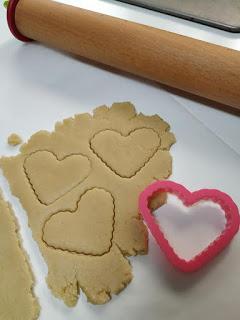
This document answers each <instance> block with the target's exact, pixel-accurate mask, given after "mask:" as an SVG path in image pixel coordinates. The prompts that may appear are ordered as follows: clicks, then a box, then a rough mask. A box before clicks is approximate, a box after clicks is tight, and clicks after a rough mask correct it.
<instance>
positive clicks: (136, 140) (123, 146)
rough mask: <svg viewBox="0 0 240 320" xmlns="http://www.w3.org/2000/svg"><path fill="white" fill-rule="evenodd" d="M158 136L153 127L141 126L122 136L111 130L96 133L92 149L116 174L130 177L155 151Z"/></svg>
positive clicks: (92, 141) (157, 146)
mask: <svg viewBox="0 0 240 320" xmlns="http://www.w3.org/2000/svg"><path fill="white" fill-rule="evenodd" d="M159 145H160V138H159V136H158V134H157V133H156V132H155V131H154V130H153V129H148V128H142V129H136V130H134V131H132V132H131V133H130V134H129V135H127V136H124V135H122V134H120V133H119V132H116V131H113V130H104V131H101V132H100V133H98V134H96V135H95V136H94V137H93V138H92V140H91V142H90V147H91V149H92V151H93V152H94V153H95V154H96V155H97V156H98V157H99V158H100V159H101V160H102V161H103V162H104V163H105V164H106V165H107V166H108V167H109V168H110V169H111V170H112V171H114V172H115V173H116V174H117V175H119V176H121V177H122V178H131V177H133V176H134V175H135V174H136V173H137V172H139V171H140V170H141V169H142V168H143V167H144V166H145V164H147V163H148V162H149V161H150V159H151V158H152V157H153V156H154V154H155V153H156V152H157V150H158V148H159Z"/></svg>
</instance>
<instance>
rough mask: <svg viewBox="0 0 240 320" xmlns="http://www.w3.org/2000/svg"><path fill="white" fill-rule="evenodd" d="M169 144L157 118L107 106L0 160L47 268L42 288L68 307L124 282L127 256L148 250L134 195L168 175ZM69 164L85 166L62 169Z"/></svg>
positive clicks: (100, 297) (101, 299)
mask: <svg viewBox="0 0 240 320" xmlns="http://www.w3.org/2000/svg"><path fill="white" fill-rule="evenodd" d="M174 142H175V138H174V135H173V134H172V133H171V132H170V127H169V125H168V124H167V123H166V122H165V121H163V120H162V119H161V118H160V117H159V116H158V115H154V116H145V115H143V114H141V113H140V114H137V113H136V110H135V108H134V106H133V105H132V104H131V103H114V104H113V105H112V106H111V107H110V108H108V107H107V106H101V107H99V108H97V109H95V110H94V112H93V115H90V114H88V113H86V114H79V115H76V116H75V117H73V118H69V119H65V120H64V121H63V122H61V123H57V124H56V126H55V131H54V132H52V133H50V132H47V131H40V132H37V133H36V134H34V135H33V136H32V137H31V138H30V140H29V141H28V142H27V143H26V144H24V145H23V146H22V147H21V149H20V153H19V154H18V155H17V156H15V157H3V158H1V159H0V166H1V167H2V169H3V173H4V175H5V177H6V178H7V179H8V181H9V184H10V187H11V190H12V193H13V194H14V195H15V196H17V197H18V198H19V199H20V201H21V203H22V206H23V207H24V209H25V210H26V212H27V214H28V220H29V225H30V227H31V229H32V232H33V237H34V238H35V240H36V241H37V243H38V245H39V248H40V250H41V252H42V255H43V257H44V259H45V261H46V263H47V265H48V278H47V282H48V286H49V288H51V290H52V292H53V294H54V295H55V296H57V297H59V298H61V299H63V300H64V302H65V303H66V304H67V305H68V306H74V305H75V304H76V303H77V300H78V297H79V294H80V290H82V291H83V292H84V293H85V294H86V296H87V298H88V300H89V301H90V302H92V303H95V304H102V303H106V302H107V301H109V300H110V299H111V296H112V294H117V293H119V292H120V291H121V290H122V289H124V288H125V286H126V285H127V284H128V283H129V282H130V281H131V279H132V270H131V265H130V263H129V261H128V259H127V256H132V255H136V254H145V253H147V249H148V234H147V230H146V227H145V225H144V223H143V221H142V220H141V218H140V216H139V213H138V196H139V193H140V192H141V191H142V190H143V189H144V188H145V187H146V186H147V185H148V184H149V183H151V182H153V181H154V180H155V179H165V178H167V177H168V176H169V175H170V174H171V170H172V159H171V156H170V153H169V149H170V147H171V145H172V144H173V143H174ZM72 157H81V161H82V159H83V158H84V159H85V160H86V159H87V161H85V162H84V164H83V163H80V162H79V163H77V162H75V165H72V168H69V167H68V166H66V164H65V166H64V161H65V160H64V159H69V160H70V159H71V158H72ZM72 159H73V158H72ZM78 159H79V160H80V158H78ZM86 163H88V164H89V166H88V165H86ZM50 167H51V170H50V169H49V168H50ZM60 167H61V169H59V168H60ZM66 167H68V168H67V169H66ZM70 167H71V166H70ZM77 167H78V168H77ZM86 167H87V168H88V169H89V171H88V169H87V170H86ZM52 173H54V175H53V174H52ZM81 177H82V178H81ZM83 177H84V178H83ZM88 202H89V206H88V205H87V203H88ZM160 202H161V201H160ZM156 205H160V203H159V201H158V202H156V203H155V204H154V206H156ZM80 222H81V226H79V228H77V225H78V223H80ZM103 222H104V224H105V228H103V225H102V223H103ZM78 230H79V233H78V232H77V231H78ZM95 244H96V245H95Z"/></svg>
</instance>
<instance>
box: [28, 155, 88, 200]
mask: <svg viewBox="0 0 240 320" xmlns="http://www.w3.org/2000/svg"><path fill="white" fill-rule="evenodd" d="M24 169H25V173H26V176H27V178H28V180H29V183H30V184H31V186H32V188H33V191H34V193H35V195H36V196H37V198H38V200H39V201H40V202H41V203H42V204H45V205H50V204H52V203H53V202H55V201H56V200H57V199H59V198H61V197H62V196H64V195H65V194H66V193H67V192H69V191H70V190H72V189H73V188H74V187H76V186H77V185H78V184H79V183H81V182H83V181H84V180H85V179H86V178H87V177H88V175H89V173H90V169H91V166H90V161H89V159H88V158H87V157H86V156H83V155H70V156H67V157H65V158H64V159H63V160H58V159H57V157H56V156H55V155H54V154H53V153H52V152H49V151H37V152H35V153H33V154H31V155H30V156H28V157H27V158H26V159H25V162H24Z"/></svg>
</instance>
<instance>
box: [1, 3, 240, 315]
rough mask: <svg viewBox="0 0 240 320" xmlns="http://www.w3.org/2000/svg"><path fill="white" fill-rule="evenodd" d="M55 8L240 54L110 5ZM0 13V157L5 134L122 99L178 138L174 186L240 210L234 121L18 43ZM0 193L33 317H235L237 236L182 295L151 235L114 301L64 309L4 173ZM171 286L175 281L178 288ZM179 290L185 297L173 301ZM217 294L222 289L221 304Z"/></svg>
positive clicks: (26, 131) (234, 41)
mask: <svg viewBox="0 0 240 320" xmlns="http://www.w3.org/2000/svg"><path fill="white" fill-rule="evenodd" d="M63 2H66V3H71V4H75V5H79V6H82V7H84V8H88V9H92V10H96V11H99V12H103V13H106V14H111V15H114V16H117V17H121V18H125V19H129V20H133V21H137V22H141V23H144V24H149V25H152V26H154V27H158V28H163V29H166V30H169V31H173V32H178V33H181V34H183V35H187V36H191V37H194V38H198V39H201V40H205V41H209V42H213V43H216V44H219V45H224V46H227V47H230V48H234V49H237V50H240V35H239V34H230V33H227V32H224V31H220V30H216V29H212V28H210V27H206V26H202V25H199V24H195V23H192V22H189V21H185V20H181V19H178V18H174V17H170V16H167V15H163V14H160V13H157V12H153V11H149V10H145V9H142V8H136V7H134V6H130V5H127V4H123V3H120V2H119V3H118V2H116V1H104V0H91V1H89V0H85V1H84V0H64V1H63ZM5 14H6V12H5V9H4V8H3V7H2V6H0V154H1V155H2V154H4V155H10V154H16V153H17V152H18V150H16V149H14V148H11V147H9V146H8V145H7V143H6V140H7V137H8V135H9V134H10V133H11V132H16V133H19V134H20V135H21V136H22V137H23V139H24V140H25V141H26V139H28V138H29V137H30V135H31V134H33V133H34V132H36V131H37V130H40V129H46V130H52V129H53V126H54V123H55V122H56V121H58V120H62V119H64V118H66V117H69V116H72V115H73V114H75V113H80V112H86V111H87V112H89V111H91V110H92V108H94V107H96V106H99V105H102V104H107V105H111V103H113V102H115V101H129V100H130V101H132V102H133V103H134V104H135V105H136V107H137V110H138V111H141V112H143V113H145V114H154V113H159V115H160V116H162V117H163V118H164V119H165V120H166V121H168V122H169V124H170V125H171V127H172V131H173V132H174V133H175V135H176V138H177V143H176V144H175V145H174V146H173V148H172V149H171V154H172V155H173V160H174V161H173V175H172V177H171V179H172V180H175V181H177V182H179V183H183V184H184V185H185V186H186V187H188V188H189V189H190V190H196V189H199V188H204V187H206V188H218V189H221V190H223V191H225V192H227V193H229V194H230V196H232V197H233V199H234V200H235V201H236V203H237V204H238V205H239V206H240V194H239V181H240V170H239V168H240V117H238V116H235V115H232V114H228V113H226V112H223V111H219V110H216V109H213V108H210V107H208V106H205V105H202V104H200V103H198V102H195V101H192V100H189V99H188V98H183V97H180V96H178V95H176V94H173V93H171V92H168V91H166V90H165V89H164V88H162V87H161V86H156V85H151V84H150V83H148V82H144V80H143V81H140V80H138V79H136V78H131V77H127V76H124V75H122V74H118V73H114V72H111V71H109V70H105V69H103V68H99V67H97V66H95V65H91V64H87V63H85V62H82V61H80V60H76V59H73V58H72V57H69V56H67V55H65V54H62V53H60V52H56V51H54V50H52V49H49V48H46V47H44V46H42V45H41V44H37V43H31V44H28V45H25V44H22V43H20V42H18V41H17V40H16V39H14V38H13V37H12V36H11V34H10V32H9V31H8V28H7V25H6V19H5ZM0 188H1V189H3V192H4V196H5V197H6V199H7V200H9V201H10V202H11V203H12V205H13V208H14V211H15V213H16V215H17V217H18V219H19V223H20V226H21V234H22V237H23V245H24V247H25V249H26V250H27V252H28V253H29V255H30V257H31V263H32V266H33V271H34V274H35V276H36V279H37V286H36V293H37V295H38V297H39V300H40V303H41V306H42V313H41V317H40V319H41V320H48V319H51V320H52V319H57V320H66V319H69V320H70V319H71V320H77V319H88V320H90V319H91V320H95V319H98V320H103V319H104V320H112V319H114V320H122V319H132V320H136V319H138V320H141V319H142V320H143V319H146V318H149V319H150V320H158V319H160V318H161V319H164V320H165V319H167V318H166V317H165V315H166V314H168V315H170V316H169V317H168V319H169V320H183V319H184V320H192V319H195V320H200V319H204V318H205V319H207V320H208V319H212V320H225V319H229V320H237V319H238V313H239V312H238V305H239V291H240V277H239V270H240V259H239V258H238V257H239V252H240V251H239V248H240V236H238V237H237V238H236V241H235V240H234V243H233V245H232V246H231V250H229V251H227V252H226V253H225V254H224V255H223V257H222V259H221V263H216V264H215V265H214V268H210V270H208V272H206V274H205V275H204V276H203V277H201V276H200V278H199V279H195V280H194V281H193V283H192V284H190V282H191V281H187V283H188V284H190V285H187V286H186V288H184V284H183V283H182V285H183V286H182V287H181V279H180V280H179V276H175V278H173V281H172V282H171V283H170V286H169V283H168V282H167V280H166V277H165V275H164V273H161V272H160V269H161V263H162V260H161V259H162V258H161V257H159V256H158V252H159V250H158V248H157V246H156V244H155V242H154V241H153V239H152V238H151V237H150V252H149V254H148V255H147V256H144V257H135V258H134V257H133V258H131V263H132V265H133V273H134V280H133V282H132V284H131V285H130V286H129V287H128V288H126V290H124V292H123V293H122V294H121V295H120V296H119V297H114V298H113V300H112V301H111V303H109V304H107V305H106V306H92V305H90V304H86V298H85V297H84V295H82V296H81V298H80V301H79V304H78V306H77V307H76V308H74V309H71V310H70V309H68V308H67V307H65V306H64V305H63V303H62V302H60V301H59V300H57V299H55V298H54V297H53V296H52V295H51V293H50V291H49V290H48V289H47V285H46V283H45V281H44V277H45V276H46V273H47V268H46V265H45V264H44V261H43V258H42V257H41V254H40V252H39V250H38V249H37V245H36V243H35V242H34V241H33V239H32V235H31V231H30V230H29V228H28V225H27V219H26V214H25V212H24V210H23V209H22V208H21V205H20V203H19V201H18V200H17V199H16V198H14V197H13V196H12V195H11V194H10V191H9V188H8V185H7V183H6V180H5V179H4V178H3V177H2V174H0ZM226 270H229V272H226ZM237 272H238V274H237V276H236V273H237ZM196 278H197V277H196ZM175 280H176V282H178V284H179V283H180V286H179V288H178V289H176V286H175V284H174V281H175ZM179 281H180V282H179ZM182 282H184V281H182ZM175 289H176V290H175ZM180 291H181V293H183V294H181V295H179V292H180ZM206 292H207V293H208V294H206ZM221 292H222V293H224V292H227V295H228V299H225V296H226V295H225V294H224V296H223V294H222V295H221ZM224 299H225V300H224ZM209 301H210V302H209ZM222 302H224V303H222ZM216 305H217V306H218V307H217V308H216ZM169 310H171V311H169ZM197 310H201V313H199V312H197ZM165 312H166V313H165ZM169 312H170V313H169Z"/></svg>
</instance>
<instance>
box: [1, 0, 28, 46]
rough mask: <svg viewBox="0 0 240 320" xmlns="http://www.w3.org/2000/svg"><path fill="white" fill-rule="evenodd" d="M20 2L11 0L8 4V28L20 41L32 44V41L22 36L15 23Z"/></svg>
mask: <svg viewBox="0 0 240 320" xmlns="http://www.w3.org/2000/svg"><path fill="white" fill-rule="evenodd" d="M18 2H19V0H10V1H9V2H8V4H7V22H8V27H9V29H10V31H11V32H12V34H13V35H14V37H15V38H17V39H18V40H20V41H23V42H30V41H32V40H31V39H29V38H27V37H25V36H24V35H22V34H21V33H20V32H19V31H18V28H17V26H16V23H15V12H16V7H17V5H18Z"/></svg>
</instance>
